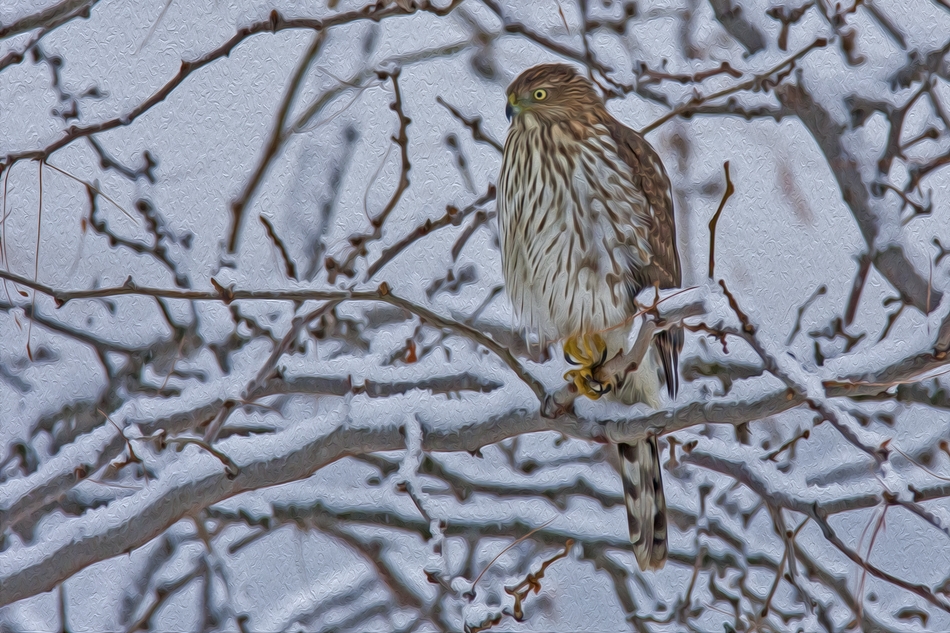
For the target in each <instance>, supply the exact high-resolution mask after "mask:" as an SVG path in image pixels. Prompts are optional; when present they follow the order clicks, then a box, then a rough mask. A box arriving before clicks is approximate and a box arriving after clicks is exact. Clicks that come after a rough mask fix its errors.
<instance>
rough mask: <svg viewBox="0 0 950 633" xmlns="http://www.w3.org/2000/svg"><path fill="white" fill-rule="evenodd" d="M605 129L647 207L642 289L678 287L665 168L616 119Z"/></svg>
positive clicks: (677, 261) (644, 142) (670, 197)
mask: <svg viewBox="0 0 950 633" xmlns="http://www.w3.org/2000/svg"><path fill="white" fill-rule="evenodd" d="M608 127H609V128H610V135H611V136H612V137H613V139H614V142H615V143H616V144H617V149H618V152H619V153H620V158H621V159H623V161H624V162H625V163H627V165H629V166H630V172H631V176H632V177H633V182H634V184H636V185H637V186H638V187H640V189H641V190H642V191H643V195H644V196H645V197H646V199H647V203H648V204H649V205H650V216H651V217H652V218H653V226H652V227H651V231H650V246H651V247H652V249H653V261H652V262H651V263H650V265H649V266H646V267H645V268H644V270H643V271H640V275H642V277H643V282H644V283H643V286H649V285H652V284H654V283H659V284H660V288H679V287H680V285H681V284H682V282H683V280H682V273H681V272H680V256H679V252H678V251H677V250H676V220H675V217H674V215H673V195H672V188H671V185H670V179H669V176H667V175H666V169H664V168H663V163H662V162H661V161H660V157H659V155H657V153H656V150H654V149H653V147H652V146H651V145H650V144H649V143H648V142H647V140H646V139H645V138H643V137H642V136H640V135H639V134H638V133H636V132H634V131H633V130H631V129H630V128H628V127H627V126H625V125H623V124H622V123H620V122H618V121H616V120H612V121H611V122H610V124H609V125H608ZM640 275H638V276H640Z"/></svg>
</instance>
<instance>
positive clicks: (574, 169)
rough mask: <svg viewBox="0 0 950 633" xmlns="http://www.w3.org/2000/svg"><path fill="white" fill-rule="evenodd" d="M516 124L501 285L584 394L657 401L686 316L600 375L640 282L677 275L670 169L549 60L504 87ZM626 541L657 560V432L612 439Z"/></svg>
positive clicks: (509, 142)
mask: <svg viewBox="0 0 950 633" xmlns="http://www.w3.org/2000/svg"><path fill="white" fill-rule="evenodd" d="M505 114H506V115H507V116H508V119H509V120H510V121H511V127H510V129H509V131H508V137H507V139H506V140H505V149H504V158H503V159H502V166H501V173H500V175H499V178H498V197H497V207H498V224H499V235H500V238H501V252H502V266H503V270H504V278H505V287H506V289H507V293H508V296H509V298H510V299H511V302H512V304H513V306H514V310H515V314H516V315H517V317H518V318H519V319H520V320H521V322H522V323H523V324H524V325H525V326H527V327H528V328H529V329H532V330H534V331H535V332H537V333H538V335H539V336H540V338H541V339H542V341H543V342H545V343H550V342H554V341H563V344H564V356H565V358H566V359H567V361H568V362H569V363H571V364H573V365H575V366H577V368H576V369H573V370H571V371H569V372H568V373H567V374H565V378H566V379H570V380H572V381H573V382H574V384H575V385H576V386H577V388H578V391H579V392H580V393H582V394H583V395H586V396H588V397H590V398H594V399H596V398H598V397H600V396H601V395H602V394H605V393H607V394H609V396H610V397H611V398H614V399H616V400H619V401H620V402H623V403H625V404H633V403H635V402H644V403H646V404H647V405H649V406H651V407H653V408H659V406H660V390H661V374H662V382H663V383H665V385H666V390H667V392H668V393H669V396H670V397H671V398H675V397H676V392H677V389H678V387H679V377H678V376H679V375H678V370H677V364H678V358H679V353H680V350H681V349H682V347H683V331H682V328H681V327H674V328H672V329H665V330H661V331H659V332H658V333H657V335H656V337H655V338H654V340H653V344H652V345H651V346H650V352H649V353H648V354H647V356H646V357H645V358H644V360H643V362H642V363H641V364H640V366H639V368H638V369H637V370H636V371H633V372H631V373H629V374H627V375H626V376H617V377H614V378H612V379H611V381H610V382H608V383H601V382H599V381H598V380H597V379H595V378H594V375H595V374H596V371H597V369H598V367H600V365H602V364H603V363H604V362H606V361H607V360H609V359H610V358H612V357H614V356H615V355H617V354H618V353H621V352H623V351H625V349H624V346H625V343H626V341H627V336H628V335H629V333H630V325H631V321H632V320H633V317H634V315H635V314H636V307H635V303H634V298H635V297H636V295H637V293H638V292H640V290H641V289H642V288H644V287H647V286H654V285H656V286H659V288H677V287H679V286H680V284H681V282H682V278H681V273H680V260H679V254H678V253H677V250H676V226H675V222H674V217H673V198H672V195H671V188H670V179H669V177H668V176H667V175H666V170H665V169H664V168H663V163H661V162H660V158H659V156H657V153H656V151H655V150H654V149H653V147H651V146H650V144H649V143H648V142H647V141H646V140H645V139H644V138H643V137H642V136H640V134H638V133H637V132H635V131H633V130H631V129H630V128H628V127H626V126H624V125H623V124H622V123H620V122H619V121H617V120H616V119H615V118H614V117H613V116H611V114H610V113H609V112H608V111H607V108H606V107H605V105H604V101H603V99H602V98H601V97H600V95H599V94H598V93H597V91H596V90H595V89H594V86H593V85H592V84H591V82H590V81H588V80H587V79H586V78H585V77H583V76H582V75H581V74H579V73H578V72H577V71H576V70H575V69H574V68H573V67H571V66H568V65H565V64H544V65H541V66H535V67H533V68H529V69H528V70H526V71H524V72H523V73H522V74H521V75H520V76H519V77H518V78H517V79H515V81H514V82H513V83H512V84H511V85H510V86H509V87H508V105H507V107H506V108H505ZM618 448H619V450H620V463H621V478H622V480H623V489H624V500H625V504H626V507H627V518H628V523H629V528H630V541H631V542H632V544H633V551H634V554H635V555H636V558H637V563H638V564H639V565H640V568H641V569H644V570H645V569H658V568H660V567H662V566H663V564H664V563H665V562H666V555H667V518H666V499H665V497H664V495H663V480H662V477H661V471H660V459H659V449H658V447H657V440H656V437H655V436H651V437H650V438H648V439H646V440H644V441H641V442H638V443H636V444H620V445H619V446H618Z"/></svg>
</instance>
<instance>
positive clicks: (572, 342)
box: [564, 334, 612, 400]
mask: <svg viewBox="0 0 950 633" xmlns="http://www.w3.org/2000/svg"><path fill="white" fill-rule="evenodd" d="M606 358H607V345H606V344H605V343H604V339H603V338H601V336H600V335H599V334H591V335H589V336H578V337H574V336H572V337H570V338H569V339H567V340H566V341H564V359H565V360H566V361H567V362H569V363H571V364H572V365H579V367H578V368H577V369H572V370H570V371H568V372H567V373H566V374H564V379H565V380H568V381H571V382H573V383H574V386H575V387H577V391H578V393H580V394H581V395H583V396H587V397H588V398H590V399H591V400H597V399H598V398H600V397H601V396H602V395H604V394H605V393H607V392H608V391H610V390H611V388H612V385H611V384H610V383H602V382H600V381H599V380H597V379H596V378H594V370H596V369H597V367H599V366H600V365H601V364H602V363H603V362H604V361H605V360H606Z"/></svg>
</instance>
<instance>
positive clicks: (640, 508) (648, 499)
mask: <svg viewBox="0 0 950 633" xmlns="http://www.w3.org/2000/svg"><path fill="white" fill-rule="evenodd" d="M617 448H619V449H620V478H621V479H622V480H623V497H624V502H625V503H626V506H627V521H628V523H629V525H630V542H631V543H633V553H634V554H635V555H636V557H637V563H638V564H639V565H640V569H642V570H644V571H645V570H647V569H660V568H661V567H663V564H664V563H665V562H666V554H667V544H666V525H667V521H666V497H665V496H664V495H663V476H662V474H661V472H660V453H659V447H658V446H657V441H656V437H650V438H648V439H646V440H643V441H642V442H637V443H636V444H618V445H617Z"/></svg>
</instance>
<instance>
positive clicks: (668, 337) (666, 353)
mask: <svg viewBox="0 0 950 633" xmlns="http://www.w3.org/2000/svg"><path fill="white" fill-rule="evenodd" d="M683 339H684V334H683V328H681V327H675V328H670V329H669V330H664V331H662V332H657V334H656V336H655V337H654V338H653V344H654V345H655V346H656V349H657V351H658V352H659V353H660V362H661V363H662V364H663V373H664V375H665V377H666V392H667V393H668V394H670V399H675V398H676V392H677V391H679V388H680V372H679V358H680V352H681V351H682V350H683Z"/></svg>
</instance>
